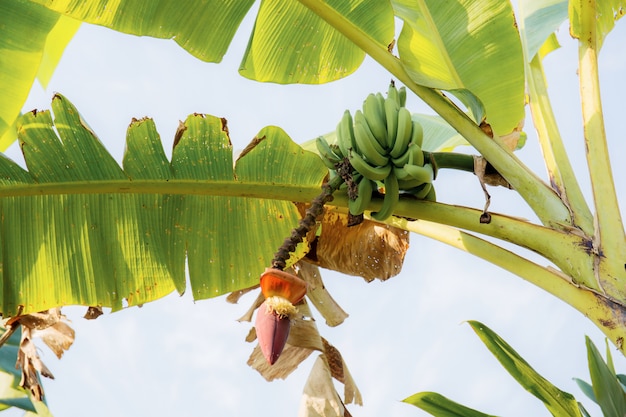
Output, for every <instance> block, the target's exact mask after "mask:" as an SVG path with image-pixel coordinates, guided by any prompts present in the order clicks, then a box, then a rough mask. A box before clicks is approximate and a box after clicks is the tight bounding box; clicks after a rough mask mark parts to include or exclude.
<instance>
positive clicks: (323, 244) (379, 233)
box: [306, 209, 409, 281]
mask: <svg viewBox="0 0 626 417" xmlns="http://www.w3.org/2000/svg"><path fill="white" fill-rule="evenodd" d="M347 225H348V217H347V215H345V214H342V213H339V212H337V211H335V210H331V209H328V210H326V212H325V214H324V217H323V220H322V231H321V234H320V235H319V236H318V238H317V240H316V241H315V242H316V244H315V245H312V250H311V252H310V253H309V254H308V255H307V257H306V260H307V261H311V262H312V263H314V264H316V265H318V266H321V267H322V268H327V269H332V270H334V271H339V272H342V273H344V274H348V275H356V276H361V277H363V278H364V279H365V280H366V281H372V280H374V279H376V278H378V279H381V280H386V279H388V278H390V277H393V276H395V275H397V274H399V273H400V271H401V269H402V264H403V262H404V256H405V254H406V251H407V249H408V248H409V233H408V232H407V231H406V230H402V229H398V228H396V227H393V226H389V225H385V224H380V223H376V222H373V221H369V220H365V221H364V222H363V223H361V224H359V225H358V226H352V227H348V226H347Z"/></svg>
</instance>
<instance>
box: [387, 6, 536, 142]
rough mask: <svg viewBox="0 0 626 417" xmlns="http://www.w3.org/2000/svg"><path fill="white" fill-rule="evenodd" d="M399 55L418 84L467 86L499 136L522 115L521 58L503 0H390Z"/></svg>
mask: <svg viewBox="0 0 626 417" xmlns="http://www.w3.org/2000/svg"><path fill="white" fill-rule="evenodd" d="M392 4H393V7H394V10H395V13H396V15H397V16H398V17H399V18H401V19H402V20H403V21H404V25H403V27H402V32H401V34H400V37H399V39H398V51H399V53H400V60H401V62H402V64H403V65H404V67H405V68H406V70H407V72H408V73H409V75H410V76H411V78H412V79H413V81H415V82H416V83H418V84H421V85H424V86H428V87H433V88H438V89H443V90H450V91H452V90H469V91H470V92H471V93H472V94H474V95H475V96H476V97H478V99H479V100H480V102H482V103H483V105H484V107H485V112H486V118H487V122H488V123H489V124H491V127H492V128H493V130H494V131H495V132H496V133H497V134H499V135H504V134H507V133H510V132H511V131H513V129H515V127H516V126H518V124H519V122H520V121H521V120H522V118H523V117H524V62H523V54H522V48H521V42H520V38H519V33H518V32H517V29H516V23H515V18H514V16H513V9H512V7H511V4H510V3H509V1H508V0H460V1H439V0H420V1H418V0H393V1H392Z"/></svg>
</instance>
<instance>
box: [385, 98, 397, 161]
mask: <svg viewBox="0 0 626 417" xmlns="http://www.w3.org/2000/svg"><path fill="white" fill-rule="evenodd" d="M394 91H395V90H394ZM398 109H399V107H398V104H397V103H396V100H395V99H394V98H392V97H387V100H385V120H386V122H387V137H386V138H385V148H387V149H391V148H392V147H393V140H394V139H395V138H396V132H397V131H398Z"/></svg>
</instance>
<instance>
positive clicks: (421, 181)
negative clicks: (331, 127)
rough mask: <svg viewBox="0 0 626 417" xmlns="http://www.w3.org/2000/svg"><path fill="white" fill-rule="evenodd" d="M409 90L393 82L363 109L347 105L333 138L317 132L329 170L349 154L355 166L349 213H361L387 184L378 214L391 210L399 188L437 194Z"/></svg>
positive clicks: (382, 217) (418, 193)
mask: <svg viewBox="0 0 626 417" xmlns="http://www.w3.org/2000/svg"><path fill="white" fill-rule="evenodd" d="M405 104H406V90H405V88H404V87H402V88H400V89H396V87H395V86H394V85H393V83H392V84H391V85H390V86H389V90H388V92H387V98H386V99H385V98H384V97H383V95H382V94H381V93H377V94H370V95H368V96H367V98H366V99H365V101H364V102H363V109H362V110H357V111H356V112H355V113H354V118H353V117H352V115H351V114H350V111H348V110H346V111H345V112H344V114H343V117H342V118H341V121H340V122H339V124H338V125H337V130H336V136H337V141H336V143H335V144H329V143H328V142H327V141H326V139H325V138H323V137H319V138H317V140H316V145H317V149H318V152H319V154H320V156H321V157H322V160H323V161H324V163H325V164H326V166H327V167H328V168H329V169H331V170H336V169H337V166H338V164H340V163H342V161H344V159H345V158H347V159H348V161H349V162H350V165H351V166H352V168H353V175H352V177H353V180H354V181H355V182H356V183H357V185H358V196H357V197H356V199H354V200H351V201H350V206H349V208H350V213H352V214H354V215H358V214H361V213H363V211H364V210H365V209H366V208H367V206H368V205H369V203H370V201H371V198H372V193H373V192H374V191H376V190H378V186H379V185H382V186H383V187H384V199H383V204H382V206H381V209H380V211H378V212H376V213H372V217H373V218H374V219H376V220H385V219H386V218H388V217H389V216H391V215H392V214H393V210H394V208H395V207H396V205H397V203H398V200H399V197H400V193H410V194H412V195H414V196H415V197H416V198H419V199H428V200H434V199H435V193H434V188H433V186H432V181H433V179H434V177H435V172H434V170H433V167H432V165H430V164H429V163H425V162H426V161H425V160H424V153H423V152H422V142H423V139H424V131H423V129H422V126H421V125H420V124H419V123H418V122H416V121H414V120H412V118H411V112H410V111H409V110H408V109H407V108H406V107H405Z"/></svg>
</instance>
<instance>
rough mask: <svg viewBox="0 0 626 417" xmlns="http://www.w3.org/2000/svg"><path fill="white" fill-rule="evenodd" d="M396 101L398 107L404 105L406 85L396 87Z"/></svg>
mask: <svg viewBox="0 0 626 417" xmlns="http://www.w3.org/2000/svg"><path fill="white" fill-rule="evenodd" d="M398 103H399V104H400V107H404V106H406V87H404V86H402V87H400V88H399V89H398Z"/></svg>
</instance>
